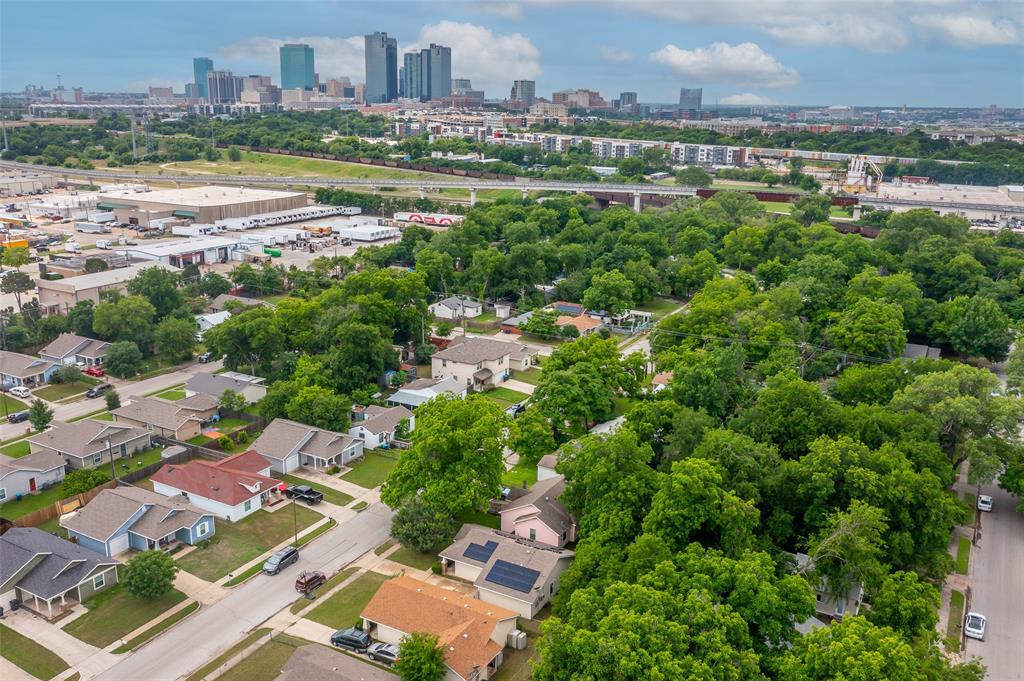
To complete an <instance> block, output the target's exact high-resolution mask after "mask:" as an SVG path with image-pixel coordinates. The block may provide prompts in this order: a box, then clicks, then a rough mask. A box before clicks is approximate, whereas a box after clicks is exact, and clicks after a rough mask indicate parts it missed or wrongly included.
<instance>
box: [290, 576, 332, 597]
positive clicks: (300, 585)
mask: <svg viewBox="0 0 1024 681" xmlns="http://www.w3.org/2000/svg"><path fill="white" fill-rule="evenodd" d="M326 581H327V578H326V577H325V576H324V573H322V572H320V571H319V570H314V571H313V572H303V573H302V574H300V575H299V578H298V579H296V580H295V590H296V591H298V592H299V593H300V594H308V593H309V592H310V591H313V589H316V588H318V587H321V586H323V584H324V582H326Z"/></svg>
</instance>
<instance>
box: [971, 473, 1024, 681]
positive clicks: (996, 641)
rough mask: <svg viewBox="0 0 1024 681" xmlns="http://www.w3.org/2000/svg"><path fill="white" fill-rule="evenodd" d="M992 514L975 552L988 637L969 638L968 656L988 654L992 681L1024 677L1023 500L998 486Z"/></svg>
mask: <svg viewBox="0 0 1024 681" xmlns="http://www.w3.org/2000/svg"><path fill="white" fill-rule="evenodd" d="M982 493H983V494H988V495H991V496H992V499H993V509H992V512H991V513H982V514H981V539H980V541H979V542H978V546H976V547H975V548H974V550H973V551H972V552H971V553H972V555H971V575H970V576H971V604H970V609H971V610H972V611H974V612H979V613H981V614H983V615H984V616H985V617H987V618H988V625H987V628H986V632H985V640H984V641H976V640H974V639H967V646H966V648H965V650H966V656H967V659H970V658H971V657H972V656H975V655H977V656H979V657H981V658H982V660H983V662H984V663H985V666H986V667H988V676H987V677H986V678H987V679H989V680H990V681H1021V680H1022V679H1024V569H1022V567H1024V515H1022V514H1020V513H1018V512H1017V511H1015V510H1014V509H1015V507H1016V505H1017V502H1018V499H1017V497H1015V496H1013V495H1011V494H1009V493H1008V492H1006V491H1004V490H1002V489H1000V488H999V487H998V486H996V485H984V486H982Z"/></svg>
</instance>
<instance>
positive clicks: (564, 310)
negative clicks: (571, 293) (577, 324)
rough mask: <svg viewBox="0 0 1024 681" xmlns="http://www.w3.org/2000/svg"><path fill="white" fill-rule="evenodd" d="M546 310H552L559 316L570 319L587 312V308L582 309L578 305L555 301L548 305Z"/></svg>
mask: <svg viewBox="0 0 1024 681" xmlns="http://www.w3.org/2000/svg"><path fill="white" fill-rule="evenodd" d="M548 308H549V309H551V310H554V311H555V312H557V313H558V314H560V315H567V316H570V317H575V316H577V315H581V314H583V313H585V312H586V311H587V308H585V307H583V306H582V305H580V304H579V303H570V302H567V301H564V300H556V301H555V302H553V303H551V304H550V305H548Z"/></svg>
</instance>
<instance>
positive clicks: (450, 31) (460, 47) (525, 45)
mask: <svg viewBox="0 0 1024 681" xmlns="http://www.w3.org/2000/svg"><path fill="white" fill-rule="evenodd" d="M430 43H437V44H439V45H446V46H449V47H451V48H452V77H453V78H471V79H472V80H473V87H475V88H478V89H484V90H485V91H488V92H489V93H505V92H508V89H509V88H510V87H511V86H512V81H513V80H516V79H527V80H529V79H534V78H536V77H537V76H538V75H540V73H541V66H540V50H538V49H537V47H536V46H535V45H534V44H533V43H532V42H531V41H530V39H529V38H527V37H525V36H524V35H522V34H520V33H510V34H507V35H500V34H496V33H494V32H493V31H491V30H490V29H489V28H485V27H483V26H476V25H475V24H469V23H458V22H455V21H441V22H438V23H436V24H430V25H428V26H424V27H423V28H422V29H421V30H420V35H419V38H418V39H417V41H416V43H415V44H413V45H409V46H402V48H401V49H402V50H403V51H405V50H412V49H419V48H423V47H427V46H428V45H430ZM491 96H493V94H492V95H491Z"/></svg>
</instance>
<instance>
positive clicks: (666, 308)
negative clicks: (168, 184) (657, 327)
mask: <svg viewBox="0 0 1024 681" xmlns="http://www.w3.org/2000/svg"><path fill="white" fill-rule="evenodd" d="M681 306H682V303H681V302H679V301H676V300H670V299H668V298H655V299H654V300H652V301H651V302H649V303H647V304H646V305H641V306H640V307H639V308H637V309H638V310H641V311H643V312H650V313H651V314H653V315H654V318H655V319H661V318H662V317H664V316H666V315H667V314H669V313H670V312H672V311H673V310H675V309H677V308H679V307H681Z"/></svg>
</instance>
